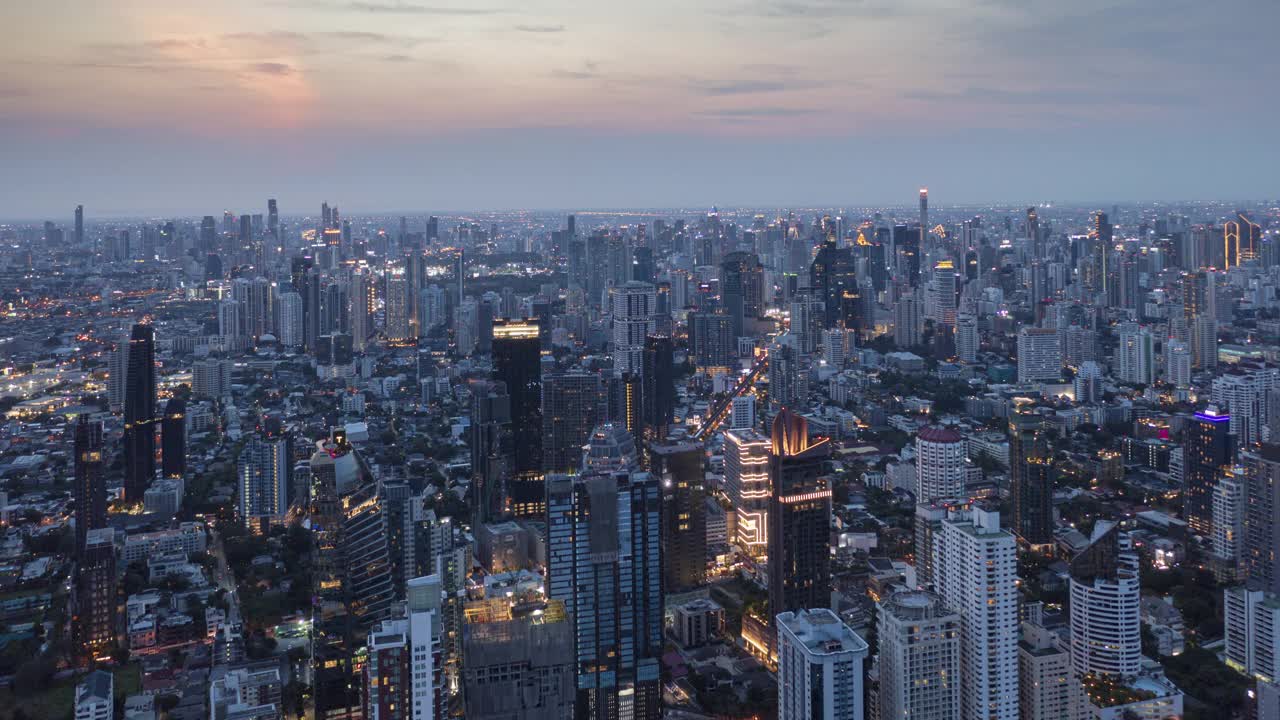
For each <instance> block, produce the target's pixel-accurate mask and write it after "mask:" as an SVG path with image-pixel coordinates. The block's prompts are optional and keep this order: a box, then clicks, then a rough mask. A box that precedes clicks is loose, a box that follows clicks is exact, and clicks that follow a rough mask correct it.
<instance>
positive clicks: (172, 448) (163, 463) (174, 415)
mask: <svg viewBox="0 0 1280 720" xmlns="http://www.w3.org/2000/svg"><path fill="white" fill-rule="evenodd" d="M160 473H161V475H163V476H164V477H167V478H176V479H181V478H182V477H183V476H184V475H186V474H187V403H186V401H185V400H183V399H182V398H181V397H175V398H170V399H169V401H168V402H167V403H165V405H164V417H163V419H161V421H160Z"/></svg>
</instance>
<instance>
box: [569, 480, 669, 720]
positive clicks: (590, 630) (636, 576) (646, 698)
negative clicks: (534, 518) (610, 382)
mask: <svg viewBox="0 0 1280 720" xmlns="http://www.w3.org/2000/svg"><path fill="white" fill-rule="evenodd" d="M661 515H662V498H661V491H660V488H659V487H658V481H657V479H656V478H655V477H653V476H652V475H651V474H649V473H632V474H629V475H628V474H625V473H624V474H619V475H617V476H602V475H591V476H581V477H573V476H566V475H552V476H550V477H548V478H547V558H548V561H547V594H548V596H549V597H550V598H551V599H553V600H559V601H561V602H563V603H564V605H565V610H566V612H567V613H568V614H569V616H570V617H572V618H573V622H574V637H575V643H574V647H575V651H574V653H575V664H574V667H575V673H576V676H577V683H576V685H577V701H576V703H575V711H574V717H575V718H577V719H578V720H623V719H624V718H628V719H629V718H634V719H635V720H657V718H659V717H661V715H662V707H661V706H662V691H661V675H660V672H659V661H660V658H661V656H662V650H663V592H664V589H663V577H662V556H663V547H662V542H661V524H662V522H661Z"/></svg>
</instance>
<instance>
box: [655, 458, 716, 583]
mask: <svg viewBox="0 0 1280 720" xmlns="http://www.w3.org/2000/svg"><path fill="white" fill-rule="evenodd" d="M704 459H705V456H704V453H703V448H702V444H701V443H696V442H684V443H672V444H661V445H652V446H650V448H649V470H650V472H652V473H653V474H654V475H655V476H657V478H658V480H659V482H661V483H662V547H663V549H664V551H665V552H666V563H665V564H664V565H663V578H664V580H665V582H666V585H667V588H668V589H670V590H671V591H672V592H678V591H680V590H685V589H690V588H696V587H699V586H701V585H703V584H704V583H705V582H706V581H707V509H706V506H705V502H706V497H707V492H706V483H705V477H706V475H705V472H706V468H705V465H704Z"/></svg>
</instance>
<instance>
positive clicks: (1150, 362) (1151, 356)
mask: <svg viewBox="0 0 1280 720" xmlns="http://www.w3.org/2000/svg"><path fill="white" fill-rule="evenodd" d="M1116 355H1117V359H1118V361H1119V363H1118V364H1119V371H1118V372H1117V373H1116V377H1117V378H1119V380H1120V381H1121V382H1126V383H1129V384H1131V385H1150V384H1151V382H1152V381H1153V380H1154V379H1155V341H1154V339H1153V338H1152V337H1151V333H1150V332H1148V331H1147V330H1146V329H1144V328H1142V327H1140V326H1139V325H1138V324H1137V323H1125V324H1123V325H1121V326H1120V344H1119V346H1117V347H1116Z"/></svg>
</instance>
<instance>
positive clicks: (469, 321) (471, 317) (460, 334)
mask: <svg viewBox="0 0 1280 720" xmlns="http://www.w3.org/2000/svg"><path fill="white" fill-rule="evenodd" d="M479 342H480V303H478V302H476V301H475V300H470V299H469V300H463V301H462V304H461V305H458V306H457V307H455V308H454V309H453V344H454V347H455V348H456V351H457V353H458V355H459V356H467V355H470V354H471V353H473V352H475V351H476V345H477V344H478V343H479Z"/></svg>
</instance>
